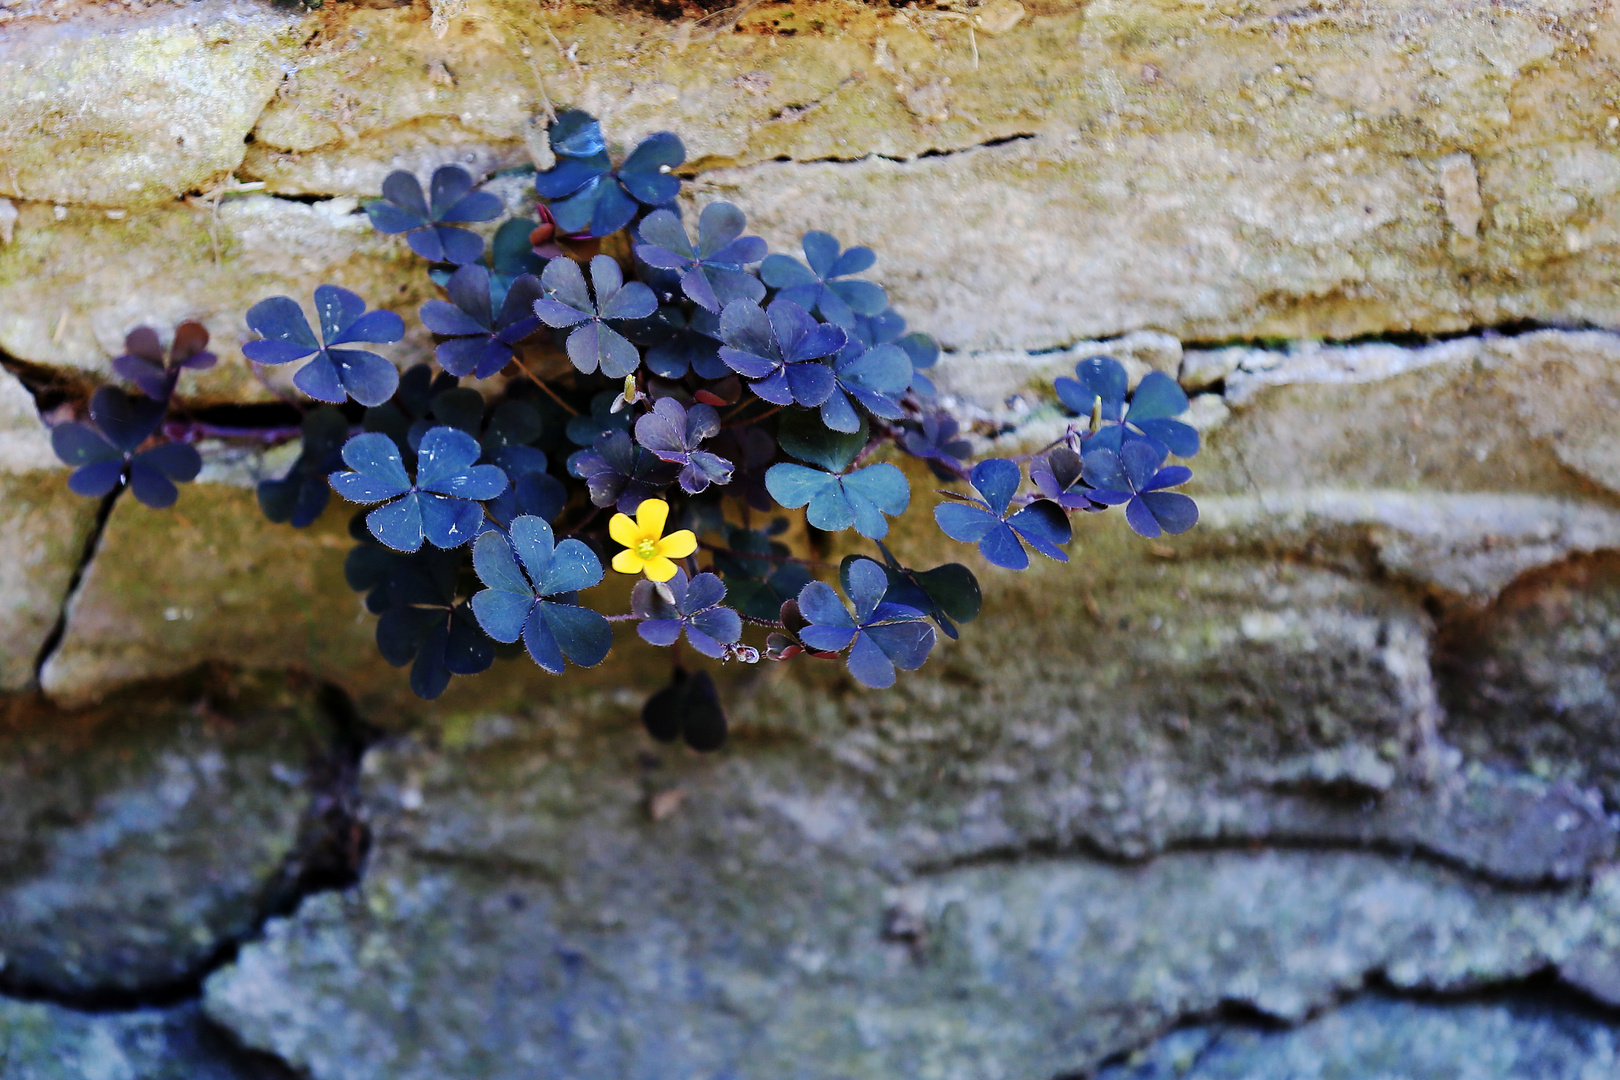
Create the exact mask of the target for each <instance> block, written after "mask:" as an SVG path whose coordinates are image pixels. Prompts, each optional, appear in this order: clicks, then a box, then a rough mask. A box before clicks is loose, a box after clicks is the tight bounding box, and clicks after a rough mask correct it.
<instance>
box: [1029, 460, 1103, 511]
mask: <svg viewBox="0 0 1620 1080" xmlns="http://www.w3.org/2000/svg"><path fill="white" fill-rule="evenodd" d="M1083 476H1084V465H1083V463H1082V462H1081V460H1080V455H1079V454H1077V453H1075V452H1074V451H1073V450H1070V449H1069V448H1068V447H1066V446H1059V447H1056V448H1054V449H1052V450H1050V451H1048V452H1047V453H1045V454H1042V455H1041V456H1040V457H1038V458H1036V459H1035V460H1034V461H1031V462H1030V463H1029V478H1030V480H1031V481H1033V482H1034V484H1035V488H1036V490H1038V491H1039V492H1040V493H1041V497H1042V498H1045V499H1050V500H1052V501H1053V502H1055V503H1057V504H1058V505H1059V506H1061V507H1063V509H1065V510H1084V511H1086V512H1087V513H1097V512H1098V511H1100V510H1105V509H1107V506H1106V504H1104V503H1100V502H1098V501H1097V500H1096V499H1093V498H1092V497H1091V490H1090V488H1089V486H1088V485H1087V484H1086V482H1085V480H1084V479H1083Z"/></svg>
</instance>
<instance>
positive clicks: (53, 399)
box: [0, 352, 100, 419]
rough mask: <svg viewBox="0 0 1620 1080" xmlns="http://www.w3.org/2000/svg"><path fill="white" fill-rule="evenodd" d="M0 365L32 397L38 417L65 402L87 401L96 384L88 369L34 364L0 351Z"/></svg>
mask: <svg viewBox="0 0 1620 1080" xmlns="http://www.w3.org/2000/svg"><path fill="white" fill-rule="evenodd" d="M0 368H4V369H5V370H6V371H8V372H10V373H11V375H12V376H13V377H15V378H16V380H17V381H18V382H20V383H22V385H23V389H24V390H27V391H28V393H29V394H30V395H32V396H33V399H34V407H35V408H36V409H38V410H39V414H40V417H41V418H42V419H43V418H44V417H45V416H46V415H47V414H48V413H50V412H51V411H52V410H54V409H56V408H57V407H58V406H60V405H62V404H63V403H65V402H75V403H78V402H84V401H88V400H89V399H90V395H91V394H92V393H94V392H95V388H96V387H97V386H99V385H100V381H99V380H97V379H95V378H92V377H91V375H90V373H89V372H84V371H76V370H74V369H72V368H64V367H54V366H50V365H46V364H34V363H30V362H29V361H27V360H19V359H17V358H16V357H15V356H12V355H10V354H9V353H5V352H0Z"/></svg>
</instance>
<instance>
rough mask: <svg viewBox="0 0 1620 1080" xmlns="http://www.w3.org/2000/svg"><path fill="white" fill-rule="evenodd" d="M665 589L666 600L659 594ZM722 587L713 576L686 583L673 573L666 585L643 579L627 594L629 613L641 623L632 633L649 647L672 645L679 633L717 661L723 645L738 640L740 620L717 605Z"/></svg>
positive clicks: (683, 577)
mask: <svg viewBox="0 0 1620 1080" xmlns="http://www.w3.org/2000/svg"><path fill="white" fill-rule="evenodd" d="M664 589H667V590H668V592H669V597H670V599H666V598H665V597H664V594H663V590H664ZM725 598H726V587H725V585H724V584H723V583H722V582H721V581H720V579H719V578H717V577H715V576H714V575H713V574H699V575H698V576H697V577H695V578H692V579H691V580H690V581H688V580H687V577H686V571H685V570H680V569H677V570H676V571H675V576H674V577H672V578H670V579H669V580H668V581H666V582H662V583H659V582H653V581H648V580H647V579H645V578H643V579H642V580H640V581H638V582H636V585H635V588H634V589H632V590H630V610H631V611H632V612H633V613H634V614H635V615H636V617H637V618H639V619H641V620H642V621H641V622H639V623H637V624H636V633H638V634H640V635H641V639H642V640H643V641H645V642H647V643H648V644H649V645H673V644H675V641H676V639H677V638H679V637H680V636H681V632H682V631H683V630H684V631H685V632H686V643H687V644H688V645H690V646H692V648H694V649H696V650H697V651H698V652H700V653H702V654H703V655H704V656H708V657H712V658H713V659H716V660H718V659H719V658H720V657H722V656H724V655H725V654H726V648H725V647H726V646H727V645H735V644H736V643H737V641H738V640H739V639H740V638H741V637H742V618H741V616H739V615H738V614H737V613H736V612H735V611H733V610H731V609H730V608H728V607H724V606H722V605H721V603H720V601H722V600H724V599H725Z"/></svg>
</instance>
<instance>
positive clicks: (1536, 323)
mask: <svg viewBox="0 0 1620 1080" xmlns="http://www.w3.org/2000/svg"><path fill="white" fill-rule="evenodd" d="M1543 330H1558V331H1563V332H1565V333H1575V332H1580V331H1599V332H1602V333H1614V332H1615V331H1614V330H1613V328H1611V327H1608V326H1602V325H1599V324H1597V323H1593V322H1589V321H1586V320H1582V319H1569V320H1557V319H1551V320H1544V319H1511V320H1508V321H1506V322H1501V323H1493V324H1491V325H1488V326H1470V327H1466V328H1464V329H1461V330H1446V331H1439V332H1435V333H1427V334H1425V333H1416V332H1413V331H1405V330H1386V331H1383V332H1380V333H1376V334H1357V335H1354V336H1352V337H1344V338H1331V337H1321V338H1316V337H1313V338H1280V337H1279V338H1268V337H1260V338H1214V339H1210V340H1205V341H1199V340H1183V341H1182V342H1181V347H1182V349H1183V351H1185V352H1211V351H1214V350H1217V349H1233V348H1240V349H1259V350H1264V351H1267V352H1288V351H1289V350H1290V349H1291V348H1293V347H1294V346H1297V345H1299V344H1301V343H1302V342H1305V341H1309V342H1310V344H1312V345H1322V346H1329V347H1334V348H1343V347H1349V346H1355V345H1396V346H1399V347H1400V348H1403V349H1422V348H1426V347H1428V346H1430V345H1438V344H1441V343H1443V342H1447V341H1459V340H1462V339H1464V338H1484V339H1486V340H1490V339H1492V338H1516V337H1523V336H1525V335H1526V334H1535V333H1540V332H1541V331H1543ZM1065 347H1066V348H1072V347H1073V346H1072V345H1071V346H1065ZM1053 351H1060V350H1053Z"/></svg>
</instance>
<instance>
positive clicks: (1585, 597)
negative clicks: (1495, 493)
mask: <svg viewBox="0 0 1620 1080" xmlns="http://www.w3.org/2000/svg"><path fill="white" fill-rule="evenodd" d="M1617 656H1620V558H1617V557H1616V555H1615V553H1614V550H1613V549H1612V548H1611V549H1610V550H1607V551H1605V552H1603V553H1601V554H1597V555H1592V556H1589V557H1586V558H1576V559H1571V560H1569V561H1568V562H1565V563H1562V564H1560V565H1557V566H1554V567H1550V568H1548V569H1546V570H1544V571H1542V572H1540V573H1537V574H1530V575H1527V576H1526V577H1525V578H1524V579H1523V580H1521V581H1519V582H1516V583H1515V584H1514V585H1513V586H1512V587H1511V588H1510V589H1508V590H1507V591H1506V592H1505V593H1503V594H1502V596H1501V597H1500V598H1499V599H1498V600H1497V601H1496V602H1495V603H1494V604H1492V605H1491V606H1489V607H1488V608H1486V609H1484V610H1482V611H1480V612H1478V613H1475V614H1472V615H1470V616H1469V617H1466V618H1461V619H1458V620H1456V621H1455V622H1454V623H1453V624H1452V625H1450V626H1448V627H1447V631H1446V634H1445V635H1444V637H1442V639H1441V641H1440V657H1439V659H1440V662H1441V669H1442V671H1443V672H1444V673H1445V682H1444V686H1445V697H1446V706H1447V709H1448V711H1449V713H1450V715H1451V720H1450V723H1449V724H1448V729H1449V730H1450V731H1451V732H1453V736H1452V737H1453V738H1455V739H1456V740H1457V742H1458V745H1459V746H1460V747H1463V748H1465V749H1466V750H1467V751H1468V752H1469V753H1470V754H1473V755H1477V756H1480V757H1495V758H1496V759H1497V760H1500V761H1505V762H1511V763H1513V764H1514V765H1515V766H1517V767H1519V768H1526V769H1530V770H1533V771H1535V772H1537V773H1539V774H1541V775H1543V776H1548V777H1559V778H1564V779H1569V780H1573V781H1576V782H1579V783H1583V784H1592V785H1596V786H1599V787H1601V789H1602V790H1603V791H1605V792H1607V793H1609V797H1610V798H1613V797H1614V793H1615V792H1617V791H1620V746H1617V745H1616V740H1615V732H1616V722H1617V721H1620V662H1617V660H1616V657H1617Z"/></svg>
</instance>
